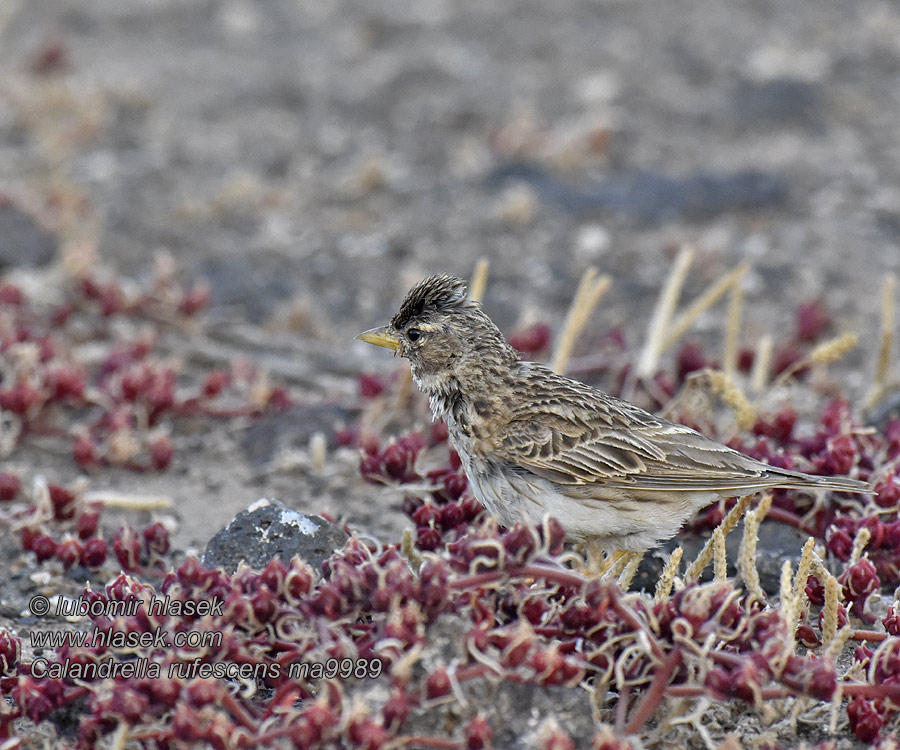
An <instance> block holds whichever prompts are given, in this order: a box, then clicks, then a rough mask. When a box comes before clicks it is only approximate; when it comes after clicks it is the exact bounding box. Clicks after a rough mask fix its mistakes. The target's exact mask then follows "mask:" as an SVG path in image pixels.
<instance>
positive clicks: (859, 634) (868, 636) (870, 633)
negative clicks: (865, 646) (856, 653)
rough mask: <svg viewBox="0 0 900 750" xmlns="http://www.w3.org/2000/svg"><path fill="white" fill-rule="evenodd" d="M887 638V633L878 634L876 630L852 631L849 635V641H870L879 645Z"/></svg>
mask: <svg viewBox="0 0 900 750" xmlns="http://www.w3.org/2000/svg"><path fill="white" fill-rule="evenodd" d="M887 637H888V634H887V633H879V632H878V631H877V630H854V631H853V632H852V633H851V634H850V640H851V641H872V642H873V643H880V642H881V641H883V640H885V639H886V638H887Z"/></svg>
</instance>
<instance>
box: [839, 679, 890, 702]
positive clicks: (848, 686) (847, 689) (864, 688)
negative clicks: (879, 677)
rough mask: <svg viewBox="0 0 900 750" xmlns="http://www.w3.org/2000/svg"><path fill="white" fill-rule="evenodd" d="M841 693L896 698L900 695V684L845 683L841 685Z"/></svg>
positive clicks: (862, 696)
mask: <svg viewBox="0 0 900 750" xmlns="http://www.w3.org/2000/svg"><path fill="white" fill-rule="evenodd" d="M840 690H841V694H842V695H846V696H853V697H856V696H859V697H861V698H896V697H897V696H900V685H897V684H893V685H889V684H886V683H882V684H880V685H870V684H869V683H867V682H850V683H846V682H845V683H843V684H842V685H841V686H840Z"/></svg>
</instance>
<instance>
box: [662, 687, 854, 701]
mask: <svg viewBox="0 0 900 750" xmlns="http://www.w3.org/2000/svg"><path fill="white" fill-rule="evenodd" d="M869 687H871V686H869ZM708 694H709V691H708V690H707V689H706V688H704V687H700V686H699V685H670V686H669V688H668V690H666V695H668V696H669V697H671V698H701V697H703V696H704V695H708ZM759 694H760V697H761V698H762V699H763V700H766V701H774V700H780V699H782V698H792V697H794V696H795V695H796V694H797V693H796V691H794V690H789V689H788V688H784V687H770V688H763V689H762V690H760V691H759Z"/></svg>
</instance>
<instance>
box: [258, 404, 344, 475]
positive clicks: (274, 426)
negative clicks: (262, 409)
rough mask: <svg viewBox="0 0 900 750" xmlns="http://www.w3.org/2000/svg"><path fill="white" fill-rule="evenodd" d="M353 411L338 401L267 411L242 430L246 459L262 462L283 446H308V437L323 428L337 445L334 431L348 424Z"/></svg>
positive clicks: (268, 459)
mask: <svg viewBox="0 0 900 750" xmlns="http://www.w3.org/2000/svg"><path fill="white" fill-rule="evenodd" d="M351 417H352V412H351V411H350V410H349V409H346V408H344V407H342V406H338V405H337V404H320V405H316V406H304V405H297V406H292V407H291V408H289V409H288V410H287V411H284V412H279V413H278V414H271V415H265V416H263V417H260V418H259V419H257V420H256V421H255V422H254V423H253V424H251V425H250V426H249V427H248V428H247V429H246V430H245V431H244V434H243V437H242V439H241V447H242V448H243V450H244V455H245V456H246V457H247V460H248V461H249V462H250V463H251V464H253V465H254V466H261V465H264V464H266V463H268V462H269V461H271V460H272V458H273V457H274V456H275V455H276V453H277V451H278V450H279V449H283V448H305V447H306V446H307V445H309V439H310V438H311V437H312V436H313V435H314V434H315V433H316V432H322V433H324V434H325V435H327V436H328V438H329V440H330V444H329V447H332V448H333V447H334V446H335V443H334V434H335V431H336V430H337V429H338V428H339V427H341V426H343V425H346V424H347V423H348V422H349V421H350V420H351Z"/></svg>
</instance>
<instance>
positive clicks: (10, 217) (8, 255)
mask: <svg viewBox="0 0 900 750" xmlns="http://www.w3.org/2000/svg"><path fill="white" fill-rule="evenodd" d="M58 247H59V240H58V239H57V237H56V236H55V235H53V234H51V233H50V232H48V231H47V230H46V229H44V228H43V227H42V226H40V225H39V224H38V223H37V222H36V221H35V220H34V219H33V218H32V217H31V216H30V215H29V214H27V213H25V212H24V211H22V210H21V209H19V208H17V207H16V205H15V204H13V203H12V202H11V201H9V200H3V199H0V269H4V268H17V267H21V266H28V267H32V268H34V267H37V266H45V265H47V264H48V263H50V262H52V261H53V259H54V258H55V257H56V251H57V248H58Z"/></svg>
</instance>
